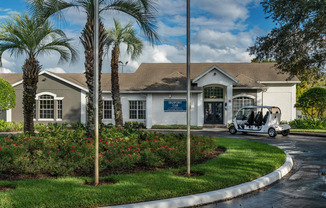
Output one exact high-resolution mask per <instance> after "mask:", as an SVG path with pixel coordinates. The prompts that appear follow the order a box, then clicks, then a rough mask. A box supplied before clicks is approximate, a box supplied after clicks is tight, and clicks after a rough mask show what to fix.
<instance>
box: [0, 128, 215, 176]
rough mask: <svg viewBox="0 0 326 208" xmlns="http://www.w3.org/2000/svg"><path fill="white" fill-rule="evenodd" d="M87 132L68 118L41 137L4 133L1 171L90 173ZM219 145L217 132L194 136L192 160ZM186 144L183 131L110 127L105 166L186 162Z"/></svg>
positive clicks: (124, 168) (118, 168)
mask: <svg viewBox="0 0 326 208" xmlns="http://www.w3.org/2000/svg"><path fill="white" fill-rule="evenodd" d="M74 128H76V126H75V127H74ZM128 131H129V133H128V134H127V132H128ZM130 132H131V133H130ZM85 134H86V131H85V130H84V129H83V127H80V126H79V127H78V128H76V129H75V130H69V129H67V128H66V124H63V125H60V124H51V125H50V126H49V127H48V129H41V130H40V132H39V134H37V135H36V136H35V137H28V136H27V135H24V134H20V135H17V136H11V137H0V161H1V163H0V174H1V172H12V171H14V172H15V173H17V174H20V173H32V174H35V173H43V174H50V175H55V176H67V175H90V174H92V173H93V168H94V140H93V139H92V138H86V137H85V136H84V135H85ZM215 148H216V144H215V143H214V141H213V139H212V138H209V137H199V136H196V137H195V136H192V139H191V160H192V162H196V161H200V160H201V159H203V158H204V157H205V156H206V155H207V154H209V153H210V152H212V151H213V150H214V149H215ZM186 149H187V148H186V136H185V135H183V134H159V133H153V132H143V131H138V130H137V131H133V130H125V129H122V130H118V129H116V128H115V127H111V128H109V129H108V128H104V129H103V136H102V137H101V139H100V151H99V153H100V154H99V159H100V160H99V162H100V170H101V171H104V172H110V173H112V172H130V171H133V170H135V168H136V167H137V168H139V167H140V168H148V167H149V168H153V167H175V166H181V165H184V164H185V163H186Z"/></svg>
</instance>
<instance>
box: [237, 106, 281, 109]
mask: <svg viewBox="0 0 326 208" xmlns="http://www.w3.org/2000/svg"><path fill="white" fill-rule="evenodd" d="M242 108H278V109H280V108H279V107H277V106H245V107H242Z"/></svg>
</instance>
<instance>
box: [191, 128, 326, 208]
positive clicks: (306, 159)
mask: <svg viewBox="0 0 326 208" xmlns="http://www.w3.org/2000/svg"><path fill="white" fill-rule="evenodd" d="M193 134H204V135H210V136H216V137H233V138H239V139H248V140H253V141H259V142H265V143H268V144H271V145H275V146H278V147H279V148H281V149H283V150H285V151H286V152H287V153H289V154H290V155H291V157H292V159H293V161H294V167H293V169H292V171H291V172H290V173H289V174H288V176H286V177H285V178H283V179H282V180H281V181H279V182H277V183H275V184H273V185H271V186H269V187H268V188H265V189H262V190H259V191H256V192H254V193H251V194H247V195H245V196H242V197H238V198H235V199H233V200H229V201H225V202H220V203H215V204H210V205H206V206H202V208H214V207H218V208H226V207H228V208H237V207H241V208H256V207H257V208H261V207H262V208H270V207H273V208H279V207H282V208H283V207H291V208H292V207H295V208H299V207H309V208H319V207H320V208H322V207H323V208H326V175H325V176H323V173H324V174H326V138H323V137H309V138H308V137H307V136H294V135H289V136H287V137H283V136H281V135H278V136H277V137H276V138H270V137H268V136H267V135H263V134H262V135H258V134H246V135H245V134H241V133H240V134H239V133H238V134H236V135H230V134H229V133H228V132H221V131H220V132H209V131H203V132H193ZM323 193H324V194H325V197H323V196H322V194H323Z"/></svg>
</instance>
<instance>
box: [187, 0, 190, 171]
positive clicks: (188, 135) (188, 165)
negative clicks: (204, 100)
mask: <svg viewBox="0 0 326 208" xmlns="http://www.w3.org/2000/svg"><path fill="white" fill-rule="evenodd" d="M190 87H191V85H190V0H187V176H188V177H190V108H191V98H190V90H191V88H190Z"/></svg>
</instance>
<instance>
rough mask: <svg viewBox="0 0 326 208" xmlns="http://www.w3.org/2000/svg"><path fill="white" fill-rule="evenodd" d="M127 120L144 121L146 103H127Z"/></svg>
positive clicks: (139, 101)
mask: <svg viewBox="0 0 326 208" xmlns="http://www.w3.org/2000/svg"><path fill="white" fill-rule="evenodd" d="M129 119H146V101H142V100H136V101H129Z"/></svg>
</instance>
